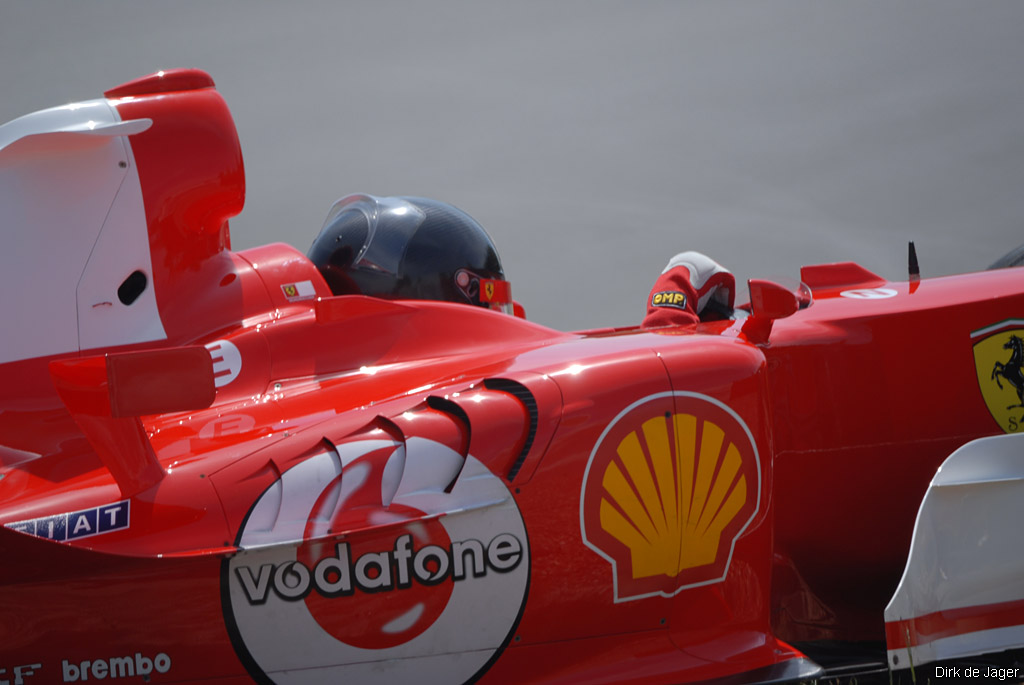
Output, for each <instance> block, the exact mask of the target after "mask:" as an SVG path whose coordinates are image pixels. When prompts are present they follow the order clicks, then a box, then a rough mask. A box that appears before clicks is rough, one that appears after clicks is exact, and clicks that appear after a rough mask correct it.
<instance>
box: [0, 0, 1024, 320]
mask: <svg viewBox="0 0 1024 685" xmlns="http://www.w3.org/2000/svg"><path fill="white" fill-rule="evenodd" d="M174 67H198V68H201V69H205V70H207V71H208V72H210V74H211V75H212V76H213V78H214V80H215V81H216V82H217V86H218V88H219V90H220V91H221V93H222V94H223V95H224V97H225V98H226V100H227V102H228V105H229V107H230V108H231V110H232V113H233V114H234V117H235V122H236V124H237V126H238V130H239V135H240V138H241V142H242V149H243V154H244V156H245V164H246V174H247V182H248V192H247V200H246V207H245V210H244V211H243V213H242V214H241V215H239V217H238V218H236V219H235V220H234V221H233V222H232V240H233V244H234V247H235V249H245V248H247V247H252V246H255V245H260V244H264V243H267V242H272V241H283V242H287V243H290V244H292V245H294V246H296V247H298V248H299V249H301V250H302V251H303V252H305V251H306V250H307V249H308V248H309V245H310V244H311V242H312V240H313V238H314V237H315V236H316V234H317V232H318V230H319V228H320V225H321V223H322V221H323V219H324V217H325V216H326V213H327V210H328V209H329V207H330V205H331V203H332V202H333V201H334V200H335V199H337V198H338V197H340V196H342V195H345V194H348V193H352V192H367V193H373V194H378V195H388V194H412V195H424V196H429V197H434V198H437V199H441V200H445V201H448V202H451V203H453V204H455V205H457V206H459V207H461V208H462V209H464V210H466V211H467V212H469V213H470V214H471V215H473V216H474V217H475V218H476V219H477V220H479V221H480V223H481V224H483V226H484V227H485V228H486V229H487V231H488V232H489V233H490V234H491V236H492V238H493V239H494V241H495V243H496V244H497V246H498V248H499V251H500V253H501V256H502V260H503V262H504V266H505V270H506V272H507V275H508V277H509V279H510V280H511V281H512V288H513V295H514V296H515V298H516V299H517V300H519V301H521V302H522V303H523V304H524V305H525V306H526V310H527V314H528V316H529V318H531V319H534V320H536V321H539V322H541V323H544V324H548V325H551V326H554V327H557V328H563V329H570V328H571V329H575V328H586V327H598V326H606V325H627V324H632V323H637V322H639V320H640V319H641V318H642V316H643V312H644V301H645V298H646V295H647V292H648V290H649V288H650V286H651V283H652V282H653V280H654V278H655V277H656V275H657V274H658V273H659V272H660V271H661V269H662V267H663V266H664V264H665V262H666V261H667V260H668V258H669V257H670V256H671V255H672V254H674V253H675V252H677V251H680V250H684V249H696V250H701V251H703V252H706V253H707V254H709V255H711V256H712V257H714V258H716V259H717V260H719V261H720V262H722V263H723V264H724V265H726V266H727V267H729V268H730V269H732V270H733V271H734V272H735V273H736V274H737V276H738V278H739V279H740V280H741V281H743V282H745V280H746V279H747V278H751V277H770V276H773V275H785V276H796V275H797V274H798V270H799V267H800V266H801V265H802V264H809V263H822V262H834V261H848V260H851V261H857V262H860V263H861V264H862V265H863V266H865V267H867V268H868V269H871V270H873V271H875V272H877V273H879V274H881V275H883V276H885V277H888V278H893V279H898V278H904V277H905V272H906V243H907V241H908V240H915V241H916V244H917V249H918V254H919V256H920V261H921V268H922V273H923V275H924V276H925V277H928V276H937V275H942V274H950V273H957V272H962V271H971V270H978V269H983V268H985V267H986V266H987V265H988V264H990V263H991V262H992V261H994V260H995V259H996V258H998V257H999V256H1001V255H1002V254H1003V253H1005V252H1007V251H1008V250H1010V249H1012V248H1014V247H1016V246H1017V245H1019V244H1021V243H1024V230H1022V228H1024V69H1022V67H1024V3H1021V2H1011V1H1006V2H994V1H988V0H983V1H980V2H961V1H956V2H952V1H938V0H929V1H928V2H923V1H922V2H892V1H890V0H884V1H883V0H877V1H859V2H846V3H837V2H832V3H824V2H811V1H796V0H780V1H774V2H764V1H760V0H758V1H753V0H750V1H745V2H739V1H733V0H714V1H702V2H685V1H677V0H672V1H666V2H645V1H642V0H640V1H632V2H624V1H623V2H607V1H603V0H573V1H557V0H556V1H544V2H542V1H539V0H527V1H517V2H503V3H498V2H475V1H469V0H467V1H465V2H461V1H453V0H439V1H436V2H429V3H427V2H412V1H411V0H410V1H408V2H388V1H380V0H374V1H373V2H339V1H336V0H330V1H327V0H325V1H323V2H295V3H277V2H269V1H254V0H247V1H245V2H241V1H232V2H209V1H208V0H203V1H202V2H198V1H195V0H186V1H183V2H175V3H160V4H156V3H154V2H149V1H136V0H132V1H127V0H125V1H122V0H118V1H116V2H115V1H111V0H95V1H90V2H52V1H49V0H33V1H31V2H22V1H19V0H0V79H2V85H3V92H4V96H3V98H0V121H7V120H10V119H13V118H15V117H17V116H20V115H21V114H25V113H27V112H30V111H33V110H37V109H42V108H45V107H49V106H53V105H58V104H63V103H66V102H69V101H73V100H84V99H89V98H93V97H99V96H100V95H101V93H102V91H104V90H106V89H108V88H111V87H113V86H115V85H117V84H119V83H122V82H124V81H127V80H129V79H132V78H135V77H137V76H142V75H144V74H147V73H151V72H154V71H157V70H159V69H167V68H174ZM744 291H745V286H744V287H742V288H741V292H744ZM742 297H744V296H743V295H741V298H742Z"/></svg>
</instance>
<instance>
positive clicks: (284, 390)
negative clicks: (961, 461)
mask: <svg viewBox="0 0 1024 685" xmlns="http://www.w3.org/2000/svg"><path fill="white" fill-rule="evenodd" d="M108 97H111V98H116V99H115V100H114V101H113V104H114V106H115V107H116V108H117V109H118V111H119V113H120V115H121V117H122V118H123V119H125V120H128V119H139V118H149V119H152V120H153V125H152V127H151V128H150V129H149V130H147V131H145V132H143V133H139V134H137V135H135V136H132V137H131V139H130V145H131V150H132V153H133V158H134V162H135V163H136V164H137V165H138V168H139V176H140V182H141V186H142V192H143V198H144V200H145V209H146V222H147V230H148V235H149V238H150V249H151V254H152V259H153V270H154V273H153V287H154V289H155V292H156V296H157V302H158V305H159V310H160V316H161V318H162V320H163V323H164V327H165V329H166V333H167V337H166V340H161V341H158V342H156V343H151V344H136V345H125V346H119V347H113V348H109V349H103V350H90V351H88V352H87V353H84V356H82V353H69V354H68V355H62V356H57V357H49V358H41V359H30V360H24V361H19V362H14V363H11V364H6V365H4V368H3V370H4V373H5V374H6V377H7V378H9V379H13V381H14V385H20V386H21V387H20V388H19V390H18V391H17V392H15V391H13V390H11V389H10V386H11V384H8V388H7V389H3V390H0V431H2V432H0V522H2V523H3V524H5V525H6V528H4V529H0V550H2V551H3V554H4V558H5V560H6V562H5V564H4V565H3V566H2V567H0V619H2V620H0V625H2V626H5V628H4V630H3V631H2V633H0V669H2V668H13V667H14V666H15V665H18V664H33V665H35V667H34V672H35V674H36V675H35V676H34V677H36V680H35V682H56V681H59V680H65V681H68V680H75V678H72V677H71V676H76V677H77V678H78V679H80V680H84V679H85V678H84V674H86V673H87V672H88V673H89V675H90V676H91V677H93V678H94V679H98V678H100V677H101V676H100V674H105V675H106V676H110V674H112V673H115V672H117V673H120V674H122V675H124V676H127V675H132V676H139V675H141V674H142V671H143V670H145V671H146V673H145V675H147V676H149V678H150V681H151V682H225V683H227V682H249V681H250V679H255V680H257V681H259V682H301V681H302V676H303V675H308V676H309V677H310V678H313V677H316V678H323V679H334V680H340V679H350V680H353V681H357V682H373V680H372V678H374V677H376V671H374V670H373V669H371V668H369V667H367V666H365V664H367V663H374V664H378V665H380V664H387V665H388V672H387V673H386V676H387V680H388V682H395V681H401V680H403V679H407V680H408V679H414V678H415V679H417V680H422V681H425V682H466V681H471V680H474V679H479V680H480V682H486V683H505V682H517V683H519V682H527V681H529V682H538V683H540V682H543V683H602V682H616V683H618V682H636V683H662V682H691V681H699V680H705V679H712V678H728V677H737V678H741V679H743V680H746V681H751V682H753V681H759V680H772V679H778V678H782V677H790V678H800V677H809V676H813V675H814V674H815V673H816V672H817V671H816V670H815V667H814V665H813V664H812V663H811V662H809V661H808V660H807V659H806V657H804V655H803V654H802V653H801V652H800V651H798V650H796V649H794V648H793V647H791V646H790V645H789V644H788V643H790V642H793V641H808V640H819V639H828V640H837V639H838V640H861V639H882V638H883V637H884V629H885V627H884V626H885V624H884V621H883V618H882V609H883V607H884V604H885V601H886V600H887V598H888V597H889V595H890V594H891V592H892V589H893V588H894V587H895V583H896V581H897V580H898V576H899V573H900V571H901V570H902V568H903V561H904V559H905V554H906V549H907V543H908V542H909V536H910V532H911V529H912V525H913V520H914V512H915V511H916V507H917V504H918V502H919V500H920V497H921V495H922V494H923V492H924V488H925V487H926V485H927V483H928V481H929V479H930V478H931V476H932V474H933V473H934V471H935V469H936V468H937V466H938V465H939V463H941V461H942V459H943V458H944V457H945V456H946V455H947V454H948V453H949V452H950V451H952V449H953V448H955V447H957V446H959V445H961V444H963V443H964V442H966V441H968V440H970V439H972V438H975V437H979V436H982V435H989V434H993V433H996V432H998V431H999V430H1000V429H999V426H998V425H997V424H996V423H995V421H994V420H993V418H992V416H991V415H990V414H989V412H988V410H987V409H986V406H985V403H984V400H983V399H982V397H981V396H980V394H979V393H978V391H977V379H976V373H975V368H974V361H973V356H972V342H971V337H970V332H971V331H975V330H978V329H981V328H984V327H985V326H988V325H990V324H992V323H995V322H998V321H1001V320H1003V319H1006V318H1007V317H1008V313H1013V312H1017V311H1020V309H1021V308H1022V306H1024V295H1022V294H1021V289H1020V287H1019V275H1018V274H1017V273H1016V272H1013V271H998V272H989V273H983V274H971V275H965V276H957V277H948V278H940V279H925V280H921V281H919V282H917V283H915V284H912V285H911V284H907V283H892V282H887V281H884V280H883V279H880V278H879V277H877V276H875V275H874V274H870V272H867V271H866V270H864V269H862V268H861V267H858V266H856V265H850V264H843V265H831V266H829V265H826V266H818V267H811V268H808V269H805V271H804V278H805V280H806V281H808V282H809V284H810V286H811V291H812V296H810V297H809V296H807V293H806V292H805V291H804V290H801V289H796V290H793V289H790V288H783V287H782V286H776V285H773V284H769V283H767V282H761V283H757V284H755V286H754V290H755V291H757V292H760V293H761V294H762V295H764V296H765V297H764V298H762V299H763V300H764V301H761V302H759V303H758V304H755V306H754V316H753V317H750V318H747V319H742V318H738V319H736V320H728V321H717V322H713V323H701V324H696V325H690V326H684V327H677V328H666V329H658V330H640V329H639V328H627V329H608V330H604V331H591V332H586V333H565V332H559V331H555V330H551V329H548V328H545V327H542V326H539V325H536V324H533V323H531V322H528V321H526V320H524V319H522V318H519V317H514V316H508V315H505V314H501V313H499V312H496V311H491V310H488V309H484V308H476V307H470V306H465V305H455V304H449V303H441V302H415V301H400V302H398V301H384V300H377V299H373V298H367V297H361V296H342V297H333V296H331V293H330V290H329V289H328V288H327V286H326V284H325V283H324V281H323V280H322V279H321V277H320V275H319V273H318V271H317V270H316V268H315V267H314V266H313V265H312V264H311V263H310V262H309V261H308V260H307V259H306V258H305V257H304V256H303V255H302V254H301V253H299V252H297V251H296V250H294V249H293V248H290V247H288V246H286V245H280V244H277V245H269V246H266V247H261V248H256V249H253V250H246V251H244V252H240V253H233V252H231V251H230V241H229V237H228V229H227V220H228V219H229V218H230V217H231V216H233V215H234V214H236V213H237V212H238V211H239V210H240V208H241V203H242V201H243V198H244V179H243V171H242V161H241V155H240V152H239V149H238V142H237V136H236V135H235V133H234V128H233V125H232V124H231V120H230V115H229V114H228V112H227V109H226V107H225V106H224V103H223V101H222V100H221V99H220V96H219V95H218V94H217V93H216V91H214V90H213V88H212V80H210V79H209V78H208V77H206V76H205V75H203V74H202V73H201V72H193V71H186V72H165V73H164V75H163V76H154V77H147V78H144V79H141V80H139V81H136V82H132V83H131V84H126V85H125V86H121V87H119V88H117V89H114V90H113V91H109V92H108ZM641 314H642V312H639V311H638V319H639V317H640V315H641ZM741 316H742V315H741ZM758 316H761V317H762V323H761V324H756V325H753V326H752V325H751V323H750V322H751V320H752V319H757V317H758ZM211 385H212V391H211ZM950 398H956V399H955V402H954V401H953V400H951V399H950ZM481 607H486V609H481ZM87 669H88V670H87ZM97 669H98V670H97ZM146 669H148V670H146ZM129 671H131V672H130V673H129ZM295 674H299V675H295ZM119 677H121V676H119ZM26 682H31V681H28V680H27V681H26Z"/></svg>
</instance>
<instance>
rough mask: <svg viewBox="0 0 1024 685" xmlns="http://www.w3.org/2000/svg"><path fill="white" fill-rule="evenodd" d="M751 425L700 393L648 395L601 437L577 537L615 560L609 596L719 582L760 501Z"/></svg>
mask: <svg viewBox="0 0 1024 685" xmlns="http://www.w3.org/2000/svg"><path fill="white" fill-rule="evenodd" d="M760 493H761V468H760V460H759V457H758V454H757V447H756V445H755V443H754V440H753V436H752V435H751V433H750V429H749V428H747V425H746V424H745V423H744V422H743V420H742V419H741V418H740V417H739V416H738V415H737V414H736V413H735V412H734V411H733V410H732V409H730V408H729V407H727V406H726V405H724V404H722V403H721V402H719V401H718V400H715V399H714V398H711V397H707V396H704V395H699V394H696V393H661V394H657V395H651V396H649V397H645V398H643V399H641V400H639V401H637V402H635V403H634V404H632V405H631V406H629V407H627V408H626V409H625V410H623V411H622V413H620V414H619V415H618V416H617V417H616V418H615V420H614V421H612V423H611V424H610V425H609V426H608V427H607V428H606V429H605V431H604V432H603V433H602V434H601V437H600V438H599V439H598V441H597V444H596V445H595V446H594V449H593V451H592V452H591V454H590V460H589V461H588V462H587V470H586V473H585V475H584V478H583V488H582V492H581V495H580V528H581V532H582V534H583V542H584V543H585V544H586V545H587V546H588V547H590V548H591V549H592V550H594V551H595V552H597V553H598V554H599V555H600V556H601V557H603V558H604V559H605V560H607V561H608V562H609V563H610V564H611V565H612V572H613V580H614V586H615V601H616V602H622V601H626V600H631V599H639V598H642V597H650V596H653V595H662V596H665V597H670V596H672V595H674V594H676V593H677V592H679V591H680V590H682V589H684V588H688V587H694V586H698V585H707V584H710V583H715V582H719V581H721V580H723V579H724V578H725V575H726V573H727V571H728V568H729V563H730V561H731V560H732V553H733V548H734V546H735V544H736V539H737V538H738V537H739V536H740V535H741V534H742V533H743V531H744V530H745V529H746V528H747V526H748V525H750V522H751V521H752V520H753V518H754V516H755V514H756V513H757V511H758V509H759V508H760Z"/></svg>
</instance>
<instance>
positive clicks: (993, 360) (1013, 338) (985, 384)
mask: <svg viewBox="0 0 1024 685" xmlns="http://www.w3.org/2000/svg"><path fill="white" fill-rule="evenodd" d="M971 338H972V339H974V366H975V369H976V370H977V372H978V387H979V388H980V389H981V395H982V397H984V398H985V404H986V405H987V406H988V410H989V412H990V413H991V414H992V418H994V419H995V420H996V423H998V424H999V427H1000V428H1002V429H1003V430H1004V431H1005V432H1007V433H1016V432H1018V431H1020V430H1021V429H1022V428H1024V371H1022V368H1021V367H1022V366H1024V320H1019V319H1016V320H1010V321H1003V322H1001V323H998V324H995V325H992V326H988V327H987V328H983V329H981V330H979V331H975V332H974V333H972V334H971Z"/></svg>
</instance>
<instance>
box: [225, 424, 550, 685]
mask: <svg viewBox="0 0 1024 685" xmlns="http://www.w3.org/2000/svg"><path fill="white" fill-rule="evenodd" d="M375 435H376V434H375ZM452 469H455V470H454V471H453V470H452ZM453 474H456V475H454V476H453ZM453 478H454V484H453ZM449 486H450V487H449ZM342 532H343V535H342V534H340V533H342ZM239 545H240V546H241V547H242V548H243V549H242V552H240V553H239V554H237V555H235V556H234V557H232V558H231V559H230V560H227V561H225V565H224V569H223V576H222V582H223V583H224V584H225V585H224V587H225V590H226V593H227V595H226V596H227V598H228V603H227V604H226V608H227V609H228V611H229V613H228V614H227V615H226V619H227V623H228V625H229V630H230V632H231V634H232V641H233V642H234V644H235V649H236V650H237V651H238V653H239V655H240V657H241V659H242V661H243V662H245V663H247V664H249V668H250V671H251V672H252V673H253V676H254V677H256V678H257V679H258V680H261V681H267V680H269V681H272V682H276V683H286V682H307V681H304V680H302V678H303V677H306V678H308V677H309V675H310V674H311V673H316V674H317V678H319V679H320V680H323V681H324V682H327V681H330V682H343V681H344V682H358V683H376V682H381V683H392V682H412V681H422V682H444V683H462V682H467V681H471V680H472V679H473V678H475V677H477V676H478V675H479V674H480V673H481V672H482V670H483V669H484V668H485V667H486V666H487V665H488V663H489V662H491V661H492V660H493V659H494V658H495V657H496V655H497V654H498V653H499V652H500V650H501V649H503V648H504V646H505V644H506V643H507V642H508V640H509V639H511V635H512V631H513V630H514V628H515V625H516V623H517V622H518V619H519V615H520V612H521V611H522V608H523V603H524V602H525V599H526V587H527V584H528V580H529V573H530V564H529V545H528V541H527V537H526V530H525V527H524V526H523V521H522V517H521V516H520V514H519V510H518V508H517V507H516V504H515V500H514V499H513V498H512V497H511V494H510V493H509V491H508V488H507V487H506V486H505V484H504V483H503V481H502V480H501V479H500V478H498V477H497V476H495V475H494V474H492V473H491V472H490V471H488V470H487V468H486V467H485V466H484V465H483V464H482V463H481V462H480V461H479V460H477V459H475V458H474V457H473V456H472V455H470V456H467V457H463V456H462V455H461V454H459V453H457V452H454V451H453V450H451V449H450V448H448V447H446V446H444V445H442V444H440V443H437V442H433V441H431V440H426V439H423V438H409V439H407V440H406V442H405V443H401V442H398V441H394V440H392V439H389V438H382V437H379V436H378V437H375V438H374V439H361V438H360V439H356V440H352V441H349V442H342V443H340V444H339V445H337V446H336V448H334V449H333V450H328V451H325V452H324V453H321V454H317V455H314V456H312V457H310V458H308V459H306V460H305V461H303V462H301V463H299V464H298V465H297V466H295V467H293V468H292V469H290V470H288V471H286V472H284V473H283V474H282V476H281V478H280V479H279V480H278V481H277V482H276V483H274V484H273V485H272V486H271V487H270V488H268V489H267V491H266V492H264V494H263V495H262V496H261V497H260V499H259V500H258V501H257V502H256V503H255V504H254V506H253V508H252V510H251V511H250V514H249V516H248V518H247V520H246V522H245V524H244V525H243V529H242V531H241V534H240V541H239ZM481 607H486V610H481ZM438 654H447V655H450V656H451V657H452V658H446V659H438V658H437V655H438ZM381 663H387V664H388V667H387V668H386V669H383V670H381V669H380V668H379V665H380V664H381Z"/></svg>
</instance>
